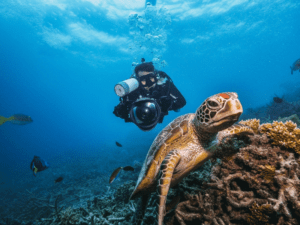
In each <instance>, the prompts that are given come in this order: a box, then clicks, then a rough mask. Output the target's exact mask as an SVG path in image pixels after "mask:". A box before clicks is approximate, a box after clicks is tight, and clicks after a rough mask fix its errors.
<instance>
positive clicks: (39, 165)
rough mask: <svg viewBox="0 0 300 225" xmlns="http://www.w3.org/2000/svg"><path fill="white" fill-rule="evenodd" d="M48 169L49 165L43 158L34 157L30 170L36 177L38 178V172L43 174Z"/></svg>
mask: <svg viewBox="0 0 300 225" xmlns="http://www.w3.org/2000/svg"><path fill="white" fill-rule="evenodd" d="M48 168H49V164H48V163H47V162H46V161H45V160H43V159H42V158H41V157H39V156H36V155H35V156H34V157H33V160H32V161H31V163H30V169H31V170H32V172H33V175H34V176H36V174H37V173H38V172H41V171H43V170H45V169H48Z"/></svg>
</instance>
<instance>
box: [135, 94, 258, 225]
mask: <svg viewBox="0 0 300 225" xmlns="http://www.w3.org/2000/svg"><path fill="white" fill-rule="evenodd" d="M242 112H243V108H242V105H241V103H240V101H239V100H238V95H237V94H236V93H234V92H226V93H220V94H216V95H213V96H211V97H209V98H207V99H206V100H205V101H204V102H203V103H202V105H201V106H200V107H199V108H198V109H197V111H196V113H190V114H185V115H182V116H179V117H178V118H176V119H175V120H173V121H172V122H171V123H170V124H169V125H168V126H167V127H165V128H164V129H163V130H162V131H161V132H160V133H159V134H158V135H157V137H156V138H155V140H154V141H153V143H152V145H151V147H150V149H149V152H148V154H147V157H146V159H145V161H144V164H143V167H142V169H141V172H140V175H139V178H138V181H137V184H136V186H135V189H134V191H133V193H132V195H131V197H130V199H134V198H136V197H141V198H140V202H139V204H138V205H139V206H138V210H137V212H136V215H135V217H134V219H133V224H140V223H141V222H142V219H143V216H144V213H145V209H146V205H147V201H148V198H149V196H150V194H151V193H152V192H154V191H155V190H156V189H157V193H158V197H159V203H158V224H159V225H162V223H163V218H164V215H165V207H166V206H165V204H166V198H167V194H168V192H169V188H171V187H174V186H175V185H176V184H178V183H179V182H180V181H181V180H182V179H183V178H184V177H186V176H187V175H188V174H189V173H190V172H191V171H194V170H196V169H197V168H199V167H200V166H201V165H203V164H204V162H206V161H207V160H208V159H209V158H211V157H212V156H213V153H214V151H215V150H216V146H218V145H219V143H220V142H222V141H223V140H224V138H225V137H229V136H231V135H233V134H241V133H247V134H250V133H253V131H252V130H251V128H249V127H247V126H244V125H233V124H234V123H235V122H237V121H238V119H239V117H240V115H241V114H242ZM220 131H221V132H220Z"/></svg>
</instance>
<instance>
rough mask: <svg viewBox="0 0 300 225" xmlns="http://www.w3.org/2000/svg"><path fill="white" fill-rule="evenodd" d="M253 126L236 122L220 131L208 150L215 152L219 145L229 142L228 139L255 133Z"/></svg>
mask: <svg viewBox="0 0 300 225" xmlns="http://www.w3.org/2000/svg"><path fill="white" fill-rule="evenodd" d="M254 133H255V132H254V131H253V130H252V128H251V127H249V126H246V125H243V124H234V125H232V126H231V127H229V128H227V129H225V130H222V131H220V132H219V133H218V135H217V138H216V140H215V141H213V142H212V144H211V145H210V146H209V147H207V148H206V150H207V151H209V152H211V153H214V152H215V151H216V150H217V149H218V147H220V146H222V145H224V144H226V143H227V141H228V140H230V139H231V138H233V137H235V136H243V135H254Z"/></svg>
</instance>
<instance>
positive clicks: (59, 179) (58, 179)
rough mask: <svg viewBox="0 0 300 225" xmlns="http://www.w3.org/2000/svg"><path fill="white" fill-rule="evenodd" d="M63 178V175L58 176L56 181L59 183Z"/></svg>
mask: <svg viewBox="0 0 300 225" xmlns="http://www.w3.org/2000/svg"><path fill="white" fill-rule="evenodd" d="M63 179H64V178H63V177H59V178H57V179H56V180H55V181H54V182H55V183H58V182H61V181H62V180H63Z"/></svg>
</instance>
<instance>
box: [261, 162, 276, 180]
mask: <svg viewBox="0 0 300 225" xmlns="http://www.w3.org/2000/svg"><path fill="white" fill-rule="evenodd" d="M259 168H260V169H259V170H260V171H261V173H262V175H263V176H264V179H265V180H266V181H267V182H270V181H272V180H273V179H274V176H275V169H276V168H275V166H271V165H266V166H263V165H260V166H259Z"/></svg>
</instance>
